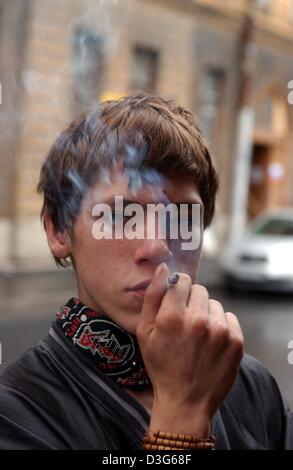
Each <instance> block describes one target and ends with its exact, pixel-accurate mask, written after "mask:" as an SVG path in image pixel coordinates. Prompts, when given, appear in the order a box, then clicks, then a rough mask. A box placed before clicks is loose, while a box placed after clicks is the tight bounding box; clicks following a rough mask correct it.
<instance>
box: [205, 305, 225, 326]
mask: <svg viewBox="0 0 293 470" xmlns="http://www.w3.org/2000/svg"><path fill="white" fill-rule="evenodd" d="M208 309H209V316H210V320H211V322H212V324H215V325H218V326H222V327H224V328H226V329H227V330H228V324H227V319H226V315H225V312H224V309H223V306H222V304H221V303H220V302H218V301H217V300H214V299H210V300H209V301H208Z"/></svg>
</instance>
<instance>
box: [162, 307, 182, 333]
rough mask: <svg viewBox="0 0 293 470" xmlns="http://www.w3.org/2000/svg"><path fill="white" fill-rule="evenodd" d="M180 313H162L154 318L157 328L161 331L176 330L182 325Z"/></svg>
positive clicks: (173, 311)
mask: <svg viewBox="0 0 293 470" xmlns="http://www.w3.org/2000/svg"><path fill="white" fill-rule="evenodd" d="M182 318H183V317H182V312H179V311H177V310H168V311H162V312H161V313H160V314H159V315H158V316H157V318H156V321H157V325H158V327H161V328H163V329H171V330H172V329H178V328H180V327H181V325H182Z"/></svg>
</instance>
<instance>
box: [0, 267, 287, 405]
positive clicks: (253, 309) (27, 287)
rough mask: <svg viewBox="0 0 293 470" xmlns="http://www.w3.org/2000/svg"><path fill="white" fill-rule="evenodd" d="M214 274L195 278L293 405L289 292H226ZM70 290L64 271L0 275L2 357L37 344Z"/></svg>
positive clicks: (70, 282)
mask: <svg viewBox="0 0 293 470" xmlns="http://www.w3.org/2000/svg"><path fill="white" fill-rule="evenodd" d="M211 273H212V274H213V275H211ZM215 273H216V271H215V269H214V267H213V264H209V263H206V264H205V265H204V266H203V272H202V274H201V278H200V282H201V283H202V284H204V285H206V286H208V290H209V292H210V297H211V298H214V299H217V300H219V301H220V302H222V304H223V305H224V308H225V310H226V311H232V312H233V313H235V314H236V315H237V316H238V318H239V321H240V324H241V327H242V329H243V333H244V337H245V351H246V352H247V353H248V354H251V355H253V356H255V357H256V358H258V359H259V360H260V361H261V362H262V363H263V364H264V365H265V366H266V367H267V368H268V369H269V371H270V372H271V373H272V374H273V375H274V377H275V378H276V379H277V381H278V383H279V385H280V388H281V389H282V391H283V393H284V395H285V397H286V398H287V400H288V401H289V403H290V406H291V408H292V409H293V365H290V364H289V362H288V355H289V352H290V349H289V348H288V343H289V341H291V340H293V295H292V296H289V295H287V296H284V295H272V294H256V293H248V292H242V293H237V295H236V294H235V295H233V296H231V295H229V294H228V293H227V292H226V291H225V290H224V289H223V287H222V286H221V285H220V282H217V281H216V279H217V275H216V274H215ZM72 294H74V284H73V278H72V275H71V273H69V272H62V271H59V272H56V273H48V274H43V275H39V274H29V275H25V276H22V277H21V276H18V277H17V278H10V279H9V278H4V277H0V295H1V297H0V298H1V302H2V303H1V306H0V342H1V343H2V361H7V360H9V359H10V358H12V357H15V356H16V355H17V354H19V353H22V352H23V351H25V350H26V349H28V348H30V347H32V346H34V345H35V344H37V342H38V341H39V340H40V339H42V338H43V337H44V336H45V335H46V334H47V332H48V329H49V327H50V323H51V321H52V320H53V319H54V314H55V312H56V311H57V308H58V306H59V305H61V304H62V303H63V302H64V301H66V300H67V299H68V298H69V297H70V296H71V295H72ZM292 349H293V348H292Z"/></svg>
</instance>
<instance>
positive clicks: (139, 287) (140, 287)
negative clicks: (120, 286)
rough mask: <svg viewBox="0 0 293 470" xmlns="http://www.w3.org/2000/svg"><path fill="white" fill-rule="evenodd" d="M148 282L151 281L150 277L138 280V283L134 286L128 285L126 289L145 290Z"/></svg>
mask: <svg viewBox="0 0 293 470" xmlns="http://www.w3.org/2000/svg"><path fill="white" fill-rule="evenodd" d="M150 283H151V279H147V280H146V281H143V282H140V283H139V284H136V285H135V286H133V287H130V288H129V289H127V290H131V291H134V292H137V291H145V290H146V289H147V288H148V286H149V285H150Z"/></svg>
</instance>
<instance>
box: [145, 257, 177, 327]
mask: <svg viewBox="0 0 293 470" xmlns="http://www.w3.org/2000/svg"><path fill="white" fill-rule="evenodd" d="M169 274H170V273H169V269H168V266H167V265H166V264H165V263H161V264H159V266H157V269H156V271H155V274H154V277H153V279H152V282H151V283H150V285H149V286H148V288H147V289H146V291H145V295H144V301H143V307H142V311H141V314H140V319H139V328H141V329H144V328H147V329H149V328H151V327H152V325H153V323H154V320H155V318H156V315H157V313H158V310H159V308H160V306H161V302H162V299H163V297H164V295H165V293H166V289H167V280H168V276H169Z"/></svg>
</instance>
